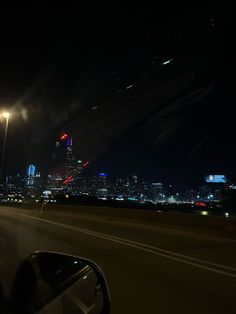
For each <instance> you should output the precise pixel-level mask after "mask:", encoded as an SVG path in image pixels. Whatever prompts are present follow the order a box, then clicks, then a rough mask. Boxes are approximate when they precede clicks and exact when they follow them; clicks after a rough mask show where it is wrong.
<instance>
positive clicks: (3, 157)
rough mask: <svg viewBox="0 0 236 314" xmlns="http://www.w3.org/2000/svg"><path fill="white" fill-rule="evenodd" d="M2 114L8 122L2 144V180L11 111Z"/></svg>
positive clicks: (0, 179)
mask: <svg viewBox="0 0 236 314" xmlns="http://www.w3.org/2000/svg"><path fill="white" fill-rule="evenodd" d="M2 116H3V118H4V119H5V120H6V124H5V132H4V140H3V146H2V157H1V167H0V181H2V175H3V165H4V159H5V150H6V141H7V131H8V123H9V117H10V113H9V112H3V114H2Z"/></svg>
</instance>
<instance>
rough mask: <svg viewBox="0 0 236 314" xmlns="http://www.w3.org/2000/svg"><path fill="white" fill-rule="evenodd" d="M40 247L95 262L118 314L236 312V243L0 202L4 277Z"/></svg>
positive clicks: (8, 282)
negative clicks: (107, 286) (102, 275)
mask: <svg viewBox="0 0 236 314" xmlns="http://www.w3.org/2000/svg"><path fill="white" fill-rule="evenodd" d="M35 250H53V251H60V252H65V253H70V254H75V255H77V256H83V257H86V258H89V259H92V260H94V261H95V262H96V263H98V264H99V265H100V266H101V268H102V269H103V271H104V273H105V275H106V278H107V281H108V285H109V288H110V294H111V306H112V313H113V314H118V313H119V314H121V313H122V314H125V313H136V314H139V313H140V314H141V313H162V314H163V313H181V314H185V313H188V314H189V313H191V314H194V313H207V314H210V313H214V314H216V313H227V314H231V313H236V303H235V299H236V241H235V240H231V239H226V238H221V237H216V236H210V235H203V234H199V233H194V232H190V231H183V230H177V229H171V228H163V227H160V226H154V225H148V224H147V223H143V224H142V223H138V222H132V221H131V220H129V221H128V220H127V221H126V220H125V219H123V218H122V219H120V218H119V212H118V213H117V217H109V215H107V216H104V215H103V216H99V210H98V213H97V214H94V213H93V214H86V213H76V212H69V211H56V210H55V211H50V212H47V211H46V212H44V213H40V212H39V211H37V210H23V209H19V208H10V207H2V206H1V207H0V278H1V281H2V283H3V287H4V289H5V290H6V291H9V289H10V285H11V280H12V278H13V274H14V272H15V270H16V268H17V264H18V263H19V262H20V260H22V259H23V258H24V257H26V256H27V255H28V254H30V253H31V252H33V251H35Z"/></svg>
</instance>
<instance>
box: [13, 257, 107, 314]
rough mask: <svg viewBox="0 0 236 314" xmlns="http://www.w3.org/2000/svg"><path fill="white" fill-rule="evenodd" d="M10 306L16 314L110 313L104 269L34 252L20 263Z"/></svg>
mask: <svg viewBox="0 0 236 314" xmlns="http://www.w3.org/2000/svg"><path fill="white" fill-rule="evenodd" d="M10 303H11V305H12V307H13V308H15V309H17V313H44V314H45V313H57V314H60V313H81V314H87V313H93V314H98V313H104V314H107V313H109V312H110V297H109V291H108V287H107V284H106V280H105V277H104V275H103V273H102V271H101V269H100V268H99V267H98V266H97V265H96V264H95V263H93V262H91V261H90V260H87V259H83V258H79V257H76V256H71V255H64V254H60V253H53V252H35V253H33V254H32V255H30V256H29V257H27V258H26V259H25V260H24V261H23V262H21V264H20V266H19V268H18V270H17V273H16V276H15V279H14V281H13V286H12V291H11V295H10Z"/></svg>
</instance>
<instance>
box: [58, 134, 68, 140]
mask: <svg viewBox="0 0 236 314" xmlns="http://www.w3.org/2000/svg"><path fill="white" fill-rule="evenodd" d="M67 138H68V134H66V133H63V134H62V135H61V136H60V140H61V141H63V140H65V139H67Z"/></svg>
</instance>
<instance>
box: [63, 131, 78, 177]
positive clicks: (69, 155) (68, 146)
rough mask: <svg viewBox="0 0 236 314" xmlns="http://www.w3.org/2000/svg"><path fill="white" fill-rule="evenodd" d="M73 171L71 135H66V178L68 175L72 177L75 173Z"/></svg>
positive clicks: (74, 169) (73, 160) (74, 170)
mask: <svg viewBox="0 0 236 314" xmlns="http://www.w3.org/2000/svg"><path fill="white" fill-rule="evenodd" d="M75 172H76V167H75V159H74V155H73V147H72V137H68V138H67V141H66V167H65V175H66V178H69V177H70V176H72V177H74V175H76V173H75Z"/></svg>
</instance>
